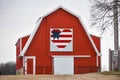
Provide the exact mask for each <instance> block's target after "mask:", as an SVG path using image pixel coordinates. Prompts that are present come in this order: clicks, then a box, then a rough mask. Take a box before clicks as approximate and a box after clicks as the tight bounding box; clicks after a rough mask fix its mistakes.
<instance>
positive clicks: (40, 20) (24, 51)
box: [19, 5, 101, 57]
mask: <svg viewBox="0 0 120 80" xmlns="http://www.w3.org/2000/svg"><path fill="white" fill-rule="evenodd" d="M59 8H62V9H63V10H65V11H67V12H69V13H71V14H72V15H74V16H76V17H77V18H78V19H79V21H80V22H81V24H82V26H83V28H84V30H85V32H86V34H87V36H88V38H89V40H90V42H91V44H92V46H93V48H94V50H95V52H96V53H97V55H98V56H100V55H101V54H100V52H99V51H98V49H97V47H96V45H95V43H94V41H93V40H92V38H91V36H90V34H89V33H88V31H87V29H86V27H85V25H84V24H83V22H82V20H81V18H80V16H79V15H77V14H76V13H74V12H73V11H71V10H69V9H67V8H65V7H63V6H61V5H60V6H58V7H57V8H55V9H53V10H52V11H50V12H48V13H46V14H45V15H43V16H41V17H40V18H39V19H38V20H37V23H36V27H35V29H34V31H33V32H32V34H31V35H30V37H29V39H28V41H27V42H26V45H25V47H24V48H23V50H22V51H21V53H20V55H19V56H20V57H21V56H24V54H25V53H26V51H27V49H28V47H29V45H30V43H31V42H32V39H33V37H34V35H35V33H36V32H37V29H38V28H39V25H40V23H41V22H42V20H43V18H44V17H46V16H48V15H49V14H51V13H53V12H54V11H56V10H58V9H59Z"/></svg>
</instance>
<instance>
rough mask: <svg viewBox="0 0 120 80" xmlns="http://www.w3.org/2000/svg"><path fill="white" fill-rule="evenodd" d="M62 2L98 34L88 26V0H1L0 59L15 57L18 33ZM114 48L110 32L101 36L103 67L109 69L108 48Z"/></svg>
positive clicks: (28, 30) (22, 33)
mask: <svg viewBox="0 0 120 80" xmlns="http://www.w3.org/2000/svg"><path fill="white" fill-rule="evenodd" d="M59 5H62V6H64V7H66V8H68V9H70V10H71V11H73V12H75V13H76V14H78V15H80V16H81V18H82V21H83V23H84V25H85V27H86V28H87V30H88V32H89V33H91V34H94V35H98V31H96V30H95V29H93V28H92V29H91V27H90V19H89V18H90V13H89V10H90V5H91V4H90V2H89V0H0V63H2V62H3V63H5V62H8V61H16V47H15V43H16V42H17V40H18V38H19V37H22V36H25V35H28V34H31V33H32V31H33V30H34V28H35V23H36V21H37V19H38V18H39V17H40V16H41V15H43V14H45V13H47V12H49V11H51V10H53V9H54V8H56V7H57V6H59ZM109 48H111V49H113V34H112V33H107V32H106V33H105V34H104V35H103V36H102V37H101V50H102V68H103V69H105V70H107V69H108V49H109Z"/></svg>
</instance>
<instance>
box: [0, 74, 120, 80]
mask: <svg viewBox="0 0 120 80" xmlns="http://www.w3.org/2000/svg"><path fill="white" fill-rule="evenodd" d="M0 80H120V77H119V76H116V75H104V74H100V73H89V74H79V75H9V76H7V75H6V76H0Z"/></svg>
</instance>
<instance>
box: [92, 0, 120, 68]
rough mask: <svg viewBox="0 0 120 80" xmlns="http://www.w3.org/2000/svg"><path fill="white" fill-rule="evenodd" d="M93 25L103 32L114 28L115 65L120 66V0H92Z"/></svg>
mask: <svg viewBox="0 0 120 80" xmlns="http://www.w3.org/2000/svg"><path fill="white" fill-rule="evenodd" d="M91 2H92V6H91V10H90V12H91V23H92V24H91V26H95V27H96V28H97V29H99V30H100V31H101V33H102V34H103V33H104V32H105V31H106V30H110V31H113V30H114V49H115V50H114V54H115V55H114V56H115V67H114V70H120V68H119V56H118V55H120V54H118V47H119V38H118V23H119V22H120V0H91Z"/></svg>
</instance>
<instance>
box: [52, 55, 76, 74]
mask: <svg viewBox="0 0 120 80" xmlns="http://www.w3.org/2000/svg"><path fill="white" fill-rule="evenodd" d="M53 64H54V74H55V75H63V74H74V58H73V57H64V56H63V57H61V56H60V57H59V56H57V57H54V63H53Z"/></svg>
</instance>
